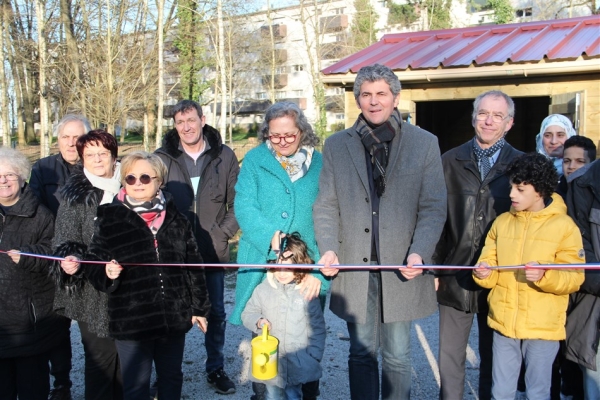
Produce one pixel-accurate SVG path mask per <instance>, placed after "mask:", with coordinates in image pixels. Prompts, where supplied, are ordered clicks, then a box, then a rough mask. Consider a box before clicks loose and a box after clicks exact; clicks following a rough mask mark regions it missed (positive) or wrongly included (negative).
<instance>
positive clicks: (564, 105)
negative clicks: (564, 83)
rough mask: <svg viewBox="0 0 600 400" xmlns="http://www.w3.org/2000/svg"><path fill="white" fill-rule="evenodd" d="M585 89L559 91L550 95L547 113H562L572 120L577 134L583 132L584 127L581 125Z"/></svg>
mask: <svg viewBox="0 0 600 400" xmlns="http://www.w3.org/2000/svg"><path fill="white" fill-rule="evenodd" d="M584 96H585V91H581V92H572V93H560V94H555V95H553V96H551V101H550V107H549V110H548V111H549V114H562V115H564V116H565V117H567V118H569V119H570V120H571V121H572V122H573V127H574V128H575V131H576V132H577V134H579V133H580V132H585V127H584V126H581V124H582V123H583V121H585V119H584V118H581V116H582V115H584V110H583V98H584Z"/></svg>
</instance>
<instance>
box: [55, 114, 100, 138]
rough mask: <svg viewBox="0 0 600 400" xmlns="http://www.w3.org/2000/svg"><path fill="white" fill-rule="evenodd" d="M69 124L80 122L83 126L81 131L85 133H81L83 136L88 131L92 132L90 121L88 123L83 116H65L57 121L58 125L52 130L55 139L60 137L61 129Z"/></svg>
mask: <svg viewBox="0 0 600 400" xmlns="http://www.w3.org/2000/svg"><path fill="white" fill-rule="evenodd" d="M69 122H81V123H82V124H83V129H84V130H85V132H83V133H84V134H85V133H88V132H89V131H91V130H92V126H91V125H90V121H88V120H87V118H86V117H84V116H83V115H79V114H67V115H65V116H64V117H62V118H61V120H60V121H58V124H57V125H56V128H55V129H54V135H55V136H56V137H58V136H60V133H61V132H62V130H63V128H64V127H65V125H67V124H68V123H69Z"/></svg>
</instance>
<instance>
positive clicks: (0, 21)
mask: <svg viewBox="0 0 600 400" xmlns="http://www.w3.org/2000/svg"><path fill="white" fill-rule="evenodd" d="M4 10H5V7H4V5H3V6H2V9H1V10H0V55H1V56H2V60H5V59H6V54H5V53H6V50H5V46H4V39H5V38H6V39H8V36H7V26H8V25H7V19H6V16H5V12H4ZM4 64H5V63H2V65H1V66H0V92H1V93H2V97H1V99H0V105H1V114H0V118H1V119H2V145H3V146H10V144H11V143H10V137H11V133H12V132H11V131H10V123H9V121H8V118H9V116H8V107H9V100H8V79H7V77H6V70H5V69H4Z"/></svg>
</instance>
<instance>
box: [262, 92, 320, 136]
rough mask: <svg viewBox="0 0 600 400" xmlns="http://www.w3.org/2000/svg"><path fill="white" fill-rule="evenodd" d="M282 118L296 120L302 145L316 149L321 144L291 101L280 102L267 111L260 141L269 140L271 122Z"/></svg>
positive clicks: (302, 114) (299, 110) (301, 113)
mask: <svg viewBox="0 0 600 400" xmlns="http://www.w3.org/2000/svg"><path fill="white" fill-rule="evenodd" d="M282 117H290V118H291V119H293V120H294V124H295V125H296V128H298V129H299V130H300V132H302V135H301V137H300V138H301V142H300V143H301V144H302V145H303V146H310V147H315V146H316V145H318V144H319V137H318V136H317V135H316V134H315V132H314V131H313V128H312V126H310V124H309V123H308V121H307V119H306V116H305V115H304V113H303V112H302V110H301V109H300V107H298V106H297V105H296V104H294V103H292V102H289V101H280V102H278V103H275V104H273V105H272V106H271V107H269V108H268V109H267V112H266V113H265V119H264V121H263V122H262V124H261V125H260V129H259V134H258V140H260V141H261V142H264V141H265V140H267V139H269V122H271V121H273V120H274V119H277V118H282Z"/></svg>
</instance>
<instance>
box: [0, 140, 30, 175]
mask: <svg viewBox="0 0 600 400" xmlns="http://www.w3.org/2000/svg"><path fill="white" fill-rule="evenodd" d="M0 165H6V166H9V167H11V168H12V169H14V170H15V172H16V173H17V175H19V176H20V177H21V179H22V180H23V181H26V180H27V179H28V178H29V174H31V163H30V162H29V160H28V159H27V157H26V156H25V155H24V154H23V153H21V152H20V151H18V150H15V149H11V148H10V147H0Z"/></svg>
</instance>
